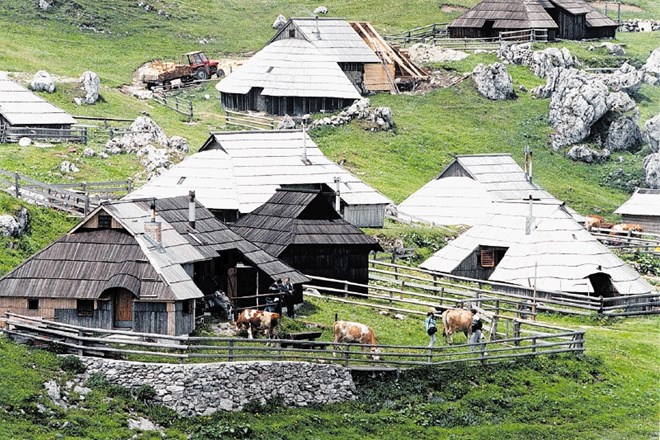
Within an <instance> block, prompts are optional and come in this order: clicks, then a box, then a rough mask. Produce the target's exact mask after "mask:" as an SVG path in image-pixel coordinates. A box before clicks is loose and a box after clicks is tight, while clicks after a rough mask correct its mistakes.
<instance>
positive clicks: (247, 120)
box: [225, 110, 277, 130]
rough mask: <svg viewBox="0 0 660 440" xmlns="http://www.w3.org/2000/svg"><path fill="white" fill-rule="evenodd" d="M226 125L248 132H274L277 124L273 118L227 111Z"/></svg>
mask: <svg viewBox="0 0 660 440" xmlns="http://www.w3.org/2000/svg"><path fill="white" fill-rule="evenodd" d="M225 125H231V126H235V127H239V128H246V129H248V130H274V129H275V127H276V125H277V124H276V121H275V119H273V118H269V117H265V116H259V115H253V114H250V113H244V112H236V111H233V110H225Z"/></svg>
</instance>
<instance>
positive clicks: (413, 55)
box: [408, 43, 468, 64]
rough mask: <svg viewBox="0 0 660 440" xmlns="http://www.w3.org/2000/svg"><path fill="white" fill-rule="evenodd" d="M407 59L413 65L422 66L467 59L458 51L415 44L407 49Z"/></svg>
mask: <svg viewBox="0 0 660 440" xmlns="http://www.w3.org/2000/svg"><path fill="white" fill-rule="evenodd" d="M408 57H409V58H410V60H411V61H412V62H413V63H417V64H424V63H436V62H441V61H460V60H463V59H465V58H467V57H468V54H467V53H465V52H461V51H459V50H454V49H447V48H444V47H439V46H433V45H430V44H424V43H416V44H413V45H412V46H410V48H409V49H408Z"/></svg>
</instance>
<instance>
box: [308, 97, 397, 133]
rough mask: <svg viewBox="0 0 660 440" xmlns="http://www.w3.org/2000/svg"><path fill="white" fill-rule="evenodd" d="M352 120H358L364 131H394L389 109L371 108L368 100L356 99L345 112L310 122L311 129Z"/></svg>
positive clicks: (342, 123) (392, 118) (336, 125)
mask: <svg viewBox="0 0 660 440" xmlns="http://www.w3.org/2000/svg"><path fill="white" fill-rule="evenodd" d="M353 119H358V120H360V122H361V123H362V125H363V126H364V128H365V129H366V130H370V131H385V130H393V129H394V117H393V114H392V109H390V108H389V107H376V108H374V109H372V108H371V101H370V100H369V98H362V99H358V100H356V101H355V102H353V104H351V106H350V107H348V108H347V109H346V110H343V111H341V112H340V113H339V114H337V115H334V116H328V117H325V118H321V119H317V120H315V121H314V122H312V127H324V126H334V127H338V126H340V125H345V124H348V123H349V122H351V121H352V120H353Z"/></svg>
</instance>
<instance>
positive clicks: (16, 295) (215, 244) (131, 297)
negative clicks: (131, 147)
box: [0, 197, 307, 335]
mask: <svg viewBox="0 0 660 440" xmlns="http://www.w3.org/2000/svg"><path fill="white" fill-rule="evenodd" d="M161 208H162V209H161ZM159 209H161V210H160V211H159ZM248 266H249V267H251V268H252V270H251V273H246V274H240V273H237V270H238V269H237V268H238V267H248ZM241 275H243V276H241ZM283 276H289V277H291V278H292V281H293V282H294V283H295V284H297V285H298V289H299V290H300V284H301V283H302V282H306V281H307V278H306V277H304V276H303V275H302V274H300V273H299V272H297V271H295V270H294V269H292V268H291V267H290V266H288V265H286V264H284V263H282V262H281V261H279V260H278V259H276V258H274V257H273V256H271V255H268V254H267V253H266V252H264V251H263V250H261V249H259V248H258V247H257V246H255V245H254V244H252V243H249V242H247V241H246V240H244V239H243V238H241V237H240V236H239V235H238V234H236V233H234V232H232V231H231V230H229V229H228V228H227V227H226V226H224V225H223V224H222V223H221V222H219V221H218V220H217V219H215V217H214V216H213V215H212V214H211V213H210V212H209V211H208V210H206V209H204V208H203V207H202V206H200V205H199V204H197V203H196V202H195V201H194V200H193V201H191V200H190V198H189V197H176V198H170V199H161V200H158V201H155V202H154V200H148V201H145V200H142V201H131V202H126V201H124V202H114V203H108V204H104V205H102V206H100V207H99V208H97V209H96V210H95V211H94V212H92V213H91V214H90V215H89V216H88V217H87V218H86V219H85V220H83V221H82V222H81V223H80V224H79V225H78V226H76V227H75V228H74V229H73V230H71V231H70V232H69V233H68V234H67V235H65V236H64V237H62V238H61V239H59V240H57V241H56V242H54V243H53V244H51V245H50V246H48V247H47V248H46V249H44V250H43V251H41V252H39V253H37V254H35V255H34V256H32V257H31V258H30V259H28V260H27V261H26V262H24V263H23V264H21V265H20V266H19V267H17V268H16V269H14V270H13V271H12V272H10V273H9V274H7V275H6V276H5V277H4V278H2V279H0V308H2V309H3V310H11V311H12V312H14V313H19V314H24V315H31V316H41V317H43V318H46V319H53V320H57V321H60V322H65V323H69V324H75V325H81V326H86V327H93V328H104V329H112V328H122V329H129V330H134V331H137V332H148V333H158V334H168V335H181V334H188V333H190V332H191V331H193V330H194V328H195V315H196V311H197V307H198V300H200V299H201V298H202V297H203V296H204V294H208V293H212V292H214V291H215V290H218V289H220V290H225V291H227V292H228V293H229V294H230V295H233V296H241V295H254V293H256V292H258V291H259V290H260V289H261V290H262V291H264V292H265V291H266V289H267V287H268V285H269V284H270V283H271V282H272V280H273V279H275V278H279V277H283Z"/></svg>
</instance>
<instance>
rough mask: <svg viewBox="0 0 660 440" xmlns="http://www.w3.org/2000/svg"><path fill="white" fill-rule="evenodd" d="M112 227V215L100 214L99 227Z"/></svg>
mask: <svg viewBox="0 0 660 440" xmlns="http://www.w3.org/2000/svg"><path fill="white" fill-rule="evenodd" d="M111 227H112V217H111V216H109V215H103V214H99V229H110V228H111Z"/></svg>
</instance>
